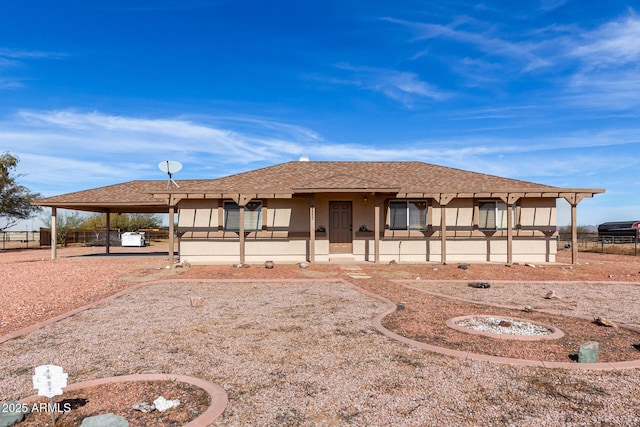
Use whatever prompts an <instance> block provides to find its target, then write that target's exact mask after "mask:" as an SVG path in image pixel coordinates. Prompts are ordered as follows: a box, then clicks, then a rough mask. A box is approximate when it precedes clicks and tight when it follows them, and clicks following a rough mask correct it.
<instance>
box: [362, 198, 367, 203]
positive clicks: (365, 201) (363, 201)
mask: <svg viewBox="0 0 640 427" xmlns="http://www.w3.org/2000/svg"><path fill="white" fill-rule="evenodd" d="M362 204H363V205H366V204H367V196H364V197H363V198H362Z"/></svg>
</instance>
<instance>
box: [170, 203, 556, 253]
mask: <svg viewBox="0 0 640 427" xmlns="http://www.w3.org/2000/svg"><path fill="white" fill-rule="evenodd" d="M364 197H367V201H366V202H365V200H364ZM312 201H313V203H314V205H315V207H316V216H315V218H316V221H315V224H316V228H317V227H320V226H323V227H324V228H325V230H326V232H317V233H316V241H315V247H314V248H315V261H316V262H328V261H330V260H331V254H330V253H329V240H328V239H329V237H328V236H329V202H330V201H350V202H351V206H352V219H353V221H352V222H353V224H352V225H353V227H352V228H353V253H352V259H353V260H354V261H359V262H366V261H368V262H373V261H374V260H375V241H374V235H373V232H372V230H374V228H375V224H374V218H375V217H374V206H375V198H374V197H373V196H372V195H367V193H333V194H317V195H315V198H314V199H313V200H312ZM223 203H224V201H223V200H185V201H183V202H181V204H180V206H179V221H178V227H179V231H180V233H183V235H182V237H181V239H180V247H179V251H180V256H181V259H184V260H187V261H189V262H191V263H195V264H197V263H237V262H238V260H239V256H240V247H239V238H238V234H237V233H233V232H228V231H227V232H225V231H223V230H222V224H220V218H223V216H222V213H221V210H222V207H223ZM477 203H478V201H477V200H476V201H474V200H473V199H455V200H452V201H451V202H450V203H449V204H448V205H447V206H446V207H444V208H443V207H441V206H439V205H438V204H437V203H436V202H435V201H429V205H430V207H429V209H428V214H429V217H428V224H429V228H428V229H427V230H423V231H420V230H412V231H402V230H399V231H393V230H389V227H388V219H387V218H388V214H389V210H388V203H386V204H385V205H383V206H382V207H381V209H380V213H381V215H380V217H381V220H380V222H381V224H380V230H381V237H380V257H379V259H380V262H384V263H386V262H389V261H391V260H395V261H396V262H416V263H420V262H434V263H439V262H442V253H441V251H442V243H441V238H440V236H441V231H442V229H441V217H442V212H443V209H444V212H446V226H447V236H446V251H447V253H446V261H447V262H448V263H452V262H507V231H506V230H496V231H491V232H486V231H483V230H479V229H478V227H477V226H476V227H474V215H477V207H474V206H476V205H477ZM309 206H310V205H309V203H307V202H306V201H304V200H302V199H296V198H293V199H267V200H264V201H263V209H264V208H266V210H264V211H263V212H264V214H265V215H264V216H263V220H262V221H263V222H262V226H263V227H262V230H261V231H258V232H251V233H247V235H246V243H245V262H249V263H251V262H258V263H262V262H264V261H266V260H273V261H275V262H302V261H306V260H308V259H309V254H310V250H309V245H310V244H311V242H310V233H309V228H310V219H309ZM385 208H386V209H385ZM515 212H516V213H515V215H516V218H515V220H514V230H513V243H512V254H513V261H514V262H536V263H540V262H555V255H556V239H555V235H554V232H555V226H556V200H555V199H552V198H539V199H522V200H520V201H519V202H518V203H517V206H516V210H515ZM475 223H476V224H477V220H475ZM360 226H365V227H366V228H367V229H368V230H371V231H368V232H360V231H359V228H360Z"/></svg>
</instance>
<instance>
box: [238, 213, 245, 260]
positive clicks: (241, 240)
mask: <svg viewBox="0 0 640 427" xmlns="http://www.w3.org/2000/svg"><path fill="white" fill-rule="evenodd" d="M244 206H245V205H242V206H240V219H239V221H240V224H239V231H240V235H239V237H240V264H244V259H245V247H244Z"/></svg>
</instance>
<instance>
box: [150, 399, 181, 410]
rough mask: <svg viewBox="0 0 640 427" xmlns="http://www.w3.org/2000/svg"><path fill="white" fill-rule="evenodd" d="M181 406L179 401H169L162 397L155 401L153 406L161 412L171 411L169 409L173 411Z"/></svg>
mask: <svg viewBox="0 0 640 427" xmlns="http://www.w3.org/2000/svg"><path fill="white" fill-rule="evenodd" d="M179 404H180V401H179V400H178V399H176V400H167V399H165V398H164V397H163V396H160V397H158V398H157V399H156V400H154V401H153V405H154V406H155V408H156V409H157V410H158V411H160V412H164V411H167V410H169V409H171V408H173V407H176V406H178V405H179Z"/></svg>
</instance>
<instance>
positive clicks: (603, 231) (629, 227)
mask: <svg viewBox="0 0 640 427" xmlns="http://www.w3.org/2000/svg"><path fill="white" fill-rule="evenodd" d="M638 227H640V221H616V222H604V223H602V224H600V225H599V226H598V237H600V238H605V237H618V236H620V237H632V238H633V237H637V236H638Z"/></svg>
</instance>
